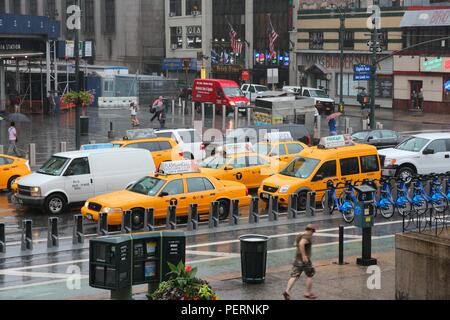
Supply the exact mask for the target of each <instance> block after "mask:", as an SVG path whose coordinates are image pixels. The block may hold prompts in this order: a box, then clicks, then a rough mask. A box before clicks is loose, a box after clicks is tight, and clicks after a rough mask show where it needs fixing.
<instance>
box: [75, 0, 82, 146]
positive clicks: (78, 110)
mask: <svg viewBox="0 0 450 320" xmlns="http://www.w3.org/2000/svg"><path fill="white" fill-rule="evenodd" d="M77 5H78V6H79V5H80V0H77ZM74 50H75V91H76V92H77V93H79V92H80V90H81V86H80V30H79V29H78V28H77V29H75V45H74ZM80 102H81V101H80V99H79V98H78V99H77V101H76V106H75V145H76V148H77V150H79V149H80V148H81V133H80V129H81V120H80V117H81V103H80Z"/></svg>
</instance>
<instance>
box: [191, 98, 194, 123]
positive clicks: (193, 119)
mask: <svg viewBox="0 0 450 320" xmlns="http://www.w3.org/2000/svg"><path fill="white" fill-rule="evenodd" d="M191 107H192V114H191V116H192V126H193V125H194V122H195V102H192V106H191Z"/></svg>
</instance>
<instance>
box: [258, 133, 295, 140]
mask: <svg viewBox="0 0 450 320" xmlns="http://www.w3.org/2000/svg"><path fill="white" fill-rule="evenodd" d="M265 140H267V141H268V142H281V141H294V138H293V137H292V134H291V133H290V132H289V131H285V132H269V133H267V134H266V138H265Z"/></svg>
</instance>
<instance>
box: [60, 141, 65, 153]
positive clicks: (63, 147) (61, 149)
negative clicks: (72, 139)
mask: <svg viewBox="0 0 450 320" xmlns="http://www.w3.org/2000/svg"><path fill="white" fill-rule="evenodd" d="M59 152H67V142H60V143H59Z"/></svg>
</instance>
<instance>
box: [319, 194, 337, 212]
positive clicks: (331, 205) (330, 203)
mask: <svg viewBox="0 0 450 320" xmlns="http://www.w3.org/2000/svg"><path fill="white" fill-rule="evenodd" d="M321 203H322V208H323V209H325V207H328V208H329V209H330V214H333V212H334V211H335V210H336V203H334V200H333V197H330V198H328V204H326V203H325V195H324V196H323V197H322V201H321Z"/></svg>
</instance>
